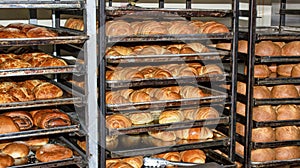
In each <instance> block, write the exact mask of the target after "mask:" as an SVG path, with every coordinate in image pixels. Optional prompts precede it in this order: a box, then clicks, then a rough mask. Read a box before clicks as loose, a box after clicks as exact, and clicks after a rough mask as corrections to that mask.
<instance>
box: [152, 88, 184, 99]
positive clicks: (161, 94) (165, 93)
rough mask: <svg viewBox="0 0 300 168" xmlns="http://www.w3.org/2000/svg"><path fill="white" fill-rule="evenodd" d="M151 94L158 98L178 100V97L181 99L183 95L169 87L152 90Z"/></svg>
mask: <svg viewBox="0 0 300 168" xmlns="http://www.w3.org/2000/svg"><path fill="white" fill-rule="evenodd" d="M149 94H150V95H151V94H152V95H153V97H154V98H155V99H157V100H177V99H181V96H180V95H179V94H178V93H176V92H174V91H172V90H171V89H169V88H168V87H165V88H159V89H155V90H152V92H150V93H149Z"/></svg>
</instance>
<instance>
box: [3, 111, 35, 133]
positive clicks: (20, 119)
mask: <svg viewBox="0 0 300 168" xmlns="http://www.w3.org/2000/svg"><path fill="white" fill-rule="evenodd" d="M3 115H5V116H8V117H10V118H12V120H13V121H14V122H15V123H16V124H17V125H18V126H19V128H20V130H21V131H22V130H28V129H30V128H32V127H33V119H32V116H31V115H30V113H28V112H26V111H11V112H6V113H3Z"/></svg>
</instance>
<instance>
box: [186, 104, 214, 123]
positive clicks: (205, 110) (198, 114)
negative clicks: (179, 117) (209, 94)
mask: <svg viewBox="0 0 300 168" xmlns="http://www.w3.org/2000/svg"><path fill="white" fill-rule="evenodd" d="M183 114H184V117H185V119H188V120H203V119H209V118H218V117H219V112H218V111H217V110H216V109H215V108H213V107H200V108H197V109H187V110H183Z"/></svg>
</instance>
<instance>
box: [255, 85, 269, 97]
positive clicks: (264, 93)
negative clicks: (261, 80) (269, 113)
mask: <svg viewBox="0 0 300 168" xmlns="http://www.w3.org/2000/svg"><path fill="white" fill-rule="evenodd" d="M253 97H254V98H256V99H269V98H271V97H272V96H271V92H270V90H269V89H268V88H267V87H266V86H254V90H253Z"/></svg>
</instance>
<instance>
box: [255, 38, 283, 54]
mask: <svg viewBox="0 0 300 168" xmlns="http://www.w3.org/2000/svg"><path fill="white" fill-rule="evenodd" d="M255 55H258V56H280V55H281V48H280V47H279V46H278V45H277V44H274V43H273V42H272V41H261V42H259V43H257V44H256V45H255Z"/></svg>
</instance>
